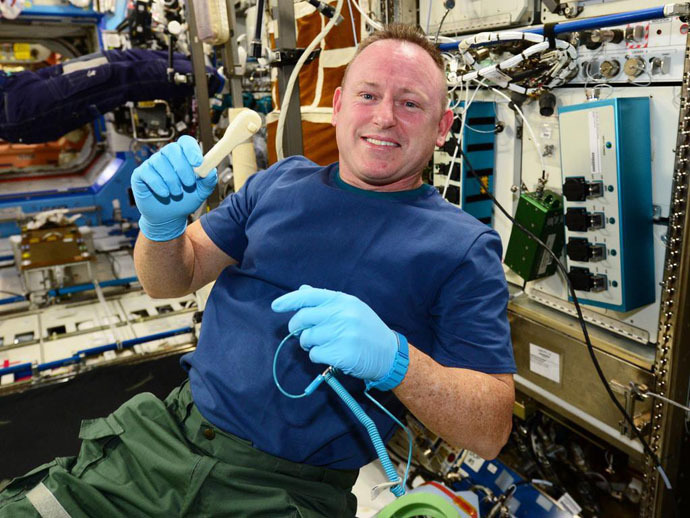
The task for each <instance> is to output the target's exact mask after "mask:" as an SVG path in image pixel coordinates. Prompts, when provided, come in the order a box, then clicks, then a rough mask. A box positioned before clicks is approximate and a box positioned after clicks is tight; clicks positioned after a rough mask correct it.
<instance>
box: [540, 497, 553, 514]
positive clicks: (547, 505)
mask: <svg viewBox="0 0 690 518" xmlns="http://www.w3.org/2000/svg"><path fill="white" fill-rule="evenodd" d="M537 504H538V505H539V506H540V507H541V508H542V509H544V511H550V510H551V509H553V502H552V501H551V500H549V499H548V498H546V497H545V496H544V495H539V496H538V497H537Z"/></svg>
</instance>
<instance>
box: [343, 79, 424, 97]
mask: <svg viewBox="0 0 690 518" xmlns="http://www.w3.org/2000/svg"><path fill="white" fill-rule="evenodd" d="M354 86H355V87H361V86H368V87H372V88H377V87H379V86H380V83H376V82H374V81H360V82H358V83H356V84H355V85H354ZM401 91H402V93H406V94H415V95H419V96H420V97H423V98H427V97H428V96H427V95H424V93H423V92H422V91H420V90H415V89H412V88H405V87H403V88H401Z"/></svg>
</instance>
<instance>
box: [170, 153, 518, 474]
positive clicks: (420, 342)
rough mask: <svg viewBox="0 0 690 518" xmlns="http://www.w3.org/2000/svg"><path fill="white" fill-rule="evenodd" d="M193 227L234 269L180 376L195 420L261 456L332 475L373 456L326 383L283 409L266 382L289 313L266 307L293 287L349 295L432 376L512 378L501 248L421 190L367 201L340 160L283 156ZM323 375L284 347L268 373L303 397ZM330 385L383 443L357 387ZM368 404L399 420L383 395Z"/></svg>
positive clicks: (350, 382) (388, 395)
mask: <svg viewBox="0 0 690 518" xmlns="http://www.w3.org/2000/svg"><path fill="white" fill-rule="evenodd" d="M201 224H202V226H203V228H204V230H205V231H206V233H207V234H208V235H209V237H210V238H211V239H212V240H213V242H214V243H215V244H216V245H217V246H218V247H219V248H220V249H221V250H223V251H224V252H225V253H227V254H228V255H230V256H231V257H233V258H234V259H236V260H237V261H238V264H237V265H235V266H230V267H228V268H226V269H225V270H223V272H222V273H221V274H220V276H219V277H218V280H217V281H216V283H215V286H214V287H213V290H212V291H211V294H210V297H209V299H208V302H207V305H206V309H205V311H204V317H203V324H202V327H201V335H200V337H199V343H198V346H197V348H196V350H195V351H194V352H193V353H190V354H188V355H186V356H185V357H184V358H183V365H184V366H185V368H187V369H188V371H189V377H190V380H191V387H192V394H193V396H194V401H195V402H196V404H197V406H198V407H199V410H200V412H201V413H202V415H203V416H204V417H205V418H206V419H208V420H209V421H210V422H211V423H213V424H214V425H216V426H218V427H219V428H221V429H222V430H225V431H227V432H229V433H232V434H234V435H236V436H239V437H241V438H244V439H247V440H250V441H251V442H252V443H253V445H254V446H255V447H256V448H258V449H260V450H262V451H264V452H266V453H269V454H272V455H275V456H278V457H282V458H285V459H288V460H291V461H294V462H302V463H307V464H311V465H316V466H327V467H330V468H335V469H356V468H359V467H361V466H363V465H365V464H366V463H368V462H370V461H371V460H372V459H374V458H375V456H376V453H375V451H374V449H373V447H372V445H371V442H370V440H369V436H368V435H367V433H366V430H365V429H364V427H363V426H362V425H361V424H360V423H359V421H357V419H356V418H355V416H354V415H352V413H351V412H350V410H349V409H348V408H347V407H346V406H345V404H344V403H343V402H342V400H341V399H340V398H339V397H338V396H337V395H336V394H335V393H334V392H333V390H331V389H330V388H329V387H328V386H326V385H325V384H324V385H322V386H321V387H319V388H318V390H316V391H315V392H314V393H313V394H312V395H311V396H308V397H304V398H301V399H290V398H288V397H286V396H284V395H283V394H281V393H280V392H279V390H278V388H277V387H276V386H275V384H274V381H273V374H272V364H273V356H274V353H275V351H276V348H277V346H278V344H279V343H280V341H281V340H282V339H283V338H284V337H285V335H287V334H288V325H287V323H288V320H289V319H290V317H291V316H292V315H293V313H287V314H285V313H274V312H273V311H272V310H271V302H272V301H273V300H274V299H275V298H277V297H279V296H280V295H283V294H285V293H287V292H290V291H293V290H296V289H298V288H299V287H300V285H302V284H309V285H311V286H314V287H318V288H327V289H331V290H338V291H343V292H346V293H349V294H351V295H355V296H356V297H359V298H360V299H361V300H363V301H364V302H366V303H367V304H368V305H369V306H370V307H371V308H372V309H373V310H374V311H375V312H376V313H377V314H378V315H379V316H380V317H381V319H382V320H383V321H384V322H385V323H386V324H387V325H388V326H389V327H390V328H391V329H394V330H395V331H398V332H400V333H402V334H403V335H405V336H406V337H407V339H408V341H409V342H410V344H412V345H413V346H414V347H416V348H418V349H420V350H421V351H423V352H424V353H426V354H428V355H429V356H431V357H432V358H433V359H434V360H436V361H437V362H438V363H440V364H442V365H445V366H449V367H464V368H470V369H474V370H478V371H482V372H486V373H494V374H495V373H512V372H515V362H514V360H513V353H512V347H511V342H510V330H509V326H508V321H507V315H506V306H507V302H508V289H507V285H506V281H505V276H504V273H503V268H502V266H501V242H500V239H499V237H498V235H497V234H496V233H495V232H494V231H493V230H491V229H490V228H489V227H487V226H486V225H484V224H482V223H480V222H478V221H477V220H476V219H474V218H473V217H471V216H469V215H468V214H466V213H464V212H463V211H461V210H460V209H458V208H457V207H454V206H453V205H451V204H449V203H447V202H446V201H445V200H443V198H442V197H441V196H440V195H439V194H438V192H437V191H436V189H434V188H433V187H431V186H429V185H423V186H422V187H420V188H418V189H415V190H412V191H404V192H396V193H376V192H371V191H364V190H360V189H357V188H355V187H352V186H350V185H349V184H346V183H344V182H343V181H342V180H340V178H339V176H338V164H337V163H336V164H331V165H330V166H327V167H321V166H319V165H317V164H314V163H313V162H311V161H309V160H307V159H306V158H304V157H290V158H288V159H286V160H283V161H282V162H278V163H277V164H274V165H273V166H271V167H270V168H268V169H267V170H265V171H262V172H259V173H257V174H256V175H254V176H252V177H251V178H249V180H247V182H246V184H245V185H244V186H243V187H242V189H240V191H239V192H237V193H235V194H233V195H232V196H230V197H228V198H226V199H225V200H224V201H223V203H221V205H220V206H219V207H217V208H216V209H215V210H213V211H211V212H209V213H208V214H206V215H205V216H203V217H202V218H201ZM324 368H325V366H324V365H318V364H314V363H312V362H311V361H310V360H309V357H308V354H307V353H306V352H305V351H303V350H302V349H301V348H300V347H299V345H298V343H297V340H296V339H295V340H291V341H289V342H288V343H287V344H286V345H285V346H284V347H283V349H282V350H281V353H280V356H279V359H278V368H277V372H278V377H279V380H280V382H281V385H282V386H283V387H284V388H285V390H287V391H288V392H292V393H302V392H303V391H304V388H305V387H306V386H307V385H308V384H309V383H310V382H311V381H312V380H313V379H314V377H316V376H317V375H318V374H319V373H321V372H323V370H324ZM338 379H339V381H341V383H342V384H343V385H344V386H345V387H346V388H347V389H348V391H349V392H350V393H351V394H352V395H353V396H354V397H355V398H356V399H357V400H358V402H359V403H360V404H361V405H362V407H363V408H364V410H365V411H366V412H367V414H369V416H370V417H371V418H372V419H373V420H374V422H375V423H376V426H377V427H378V429H379V431H380V433H381V436H382V437H383V438H384V439H386V440H387V439H388V438H390V436H391V435H392V433H393V432H394V427H395V425H394V423H393V422H392V421H391V419H390V418H389V417H388V416H386V415H385V414H384V413H383V412H381V411H380V410H379V409H378V408H376V407H375V406H374V405H373V403H371V402H370V401H369V400H368V399H367V398H366V397H364V395H363V389H364V383H363V382H362V381H361V380H358V379H356V378H352V377H350V376H346V375H344V374H340V375H339V377H338ZM372 394H373V395H374V396H376V397H377V398H378V399H379V401H380V402H381V403H383V404H384V405H385V406H386V407H387V408H389V410H391V411H392V412H393V413H395V414H397V415H401V414H402V413H403V411H404V407H403V406H402V404H401V403H400V402H399V401H398V400H397V398H396V397H395V396H394V395H393V393H392V392H379V391H373V392H372ZM459 397H461V395H460V396H459Z"/></svg>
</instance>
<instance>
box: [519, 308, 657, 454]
mask: <svg viewBox="0 0 690 518" xmlns="http://www.w3.org/2000/svg"><path fill="white" fill-rule="evenodd" d="M516 309H517V310H518V312H516V311H515V310H516ZM519 311H520V308H516V307H514V306H513V307H512V310H510V311H509V319H510V323H511V329H512V337H513V347H514V351H515V362H516V364H517V368H518V376H516V387H517V388H518V389H519V390H520V391H522V392H524V393H525V394H527V395H529V396H530V397H532V398H534V399H535V400H537V401H539V402H540V403H541V404H543V405H544V406H546V407H548V408H551V409H552V410H554V411H555V412H557V413H558V414H560V415H563V416H565V417H567V418H568V419H570V420H571V421H573V422H574V423H576V424H578V425H580V426H582V427H583V428H585V429H586V430H588V431H590V432H591V433H593V434H595V435H597V436H598V437H601V438H602V439H604V440H605V441H606V442H609V443H611V444H613V445H615V446H616V447H618V448H620V449H621V450H623V451H625V452H626V453H628V454H630V455H633V456H635V457H638V458H639V457H641V456H642V448H641V445H640V444H639V442H638V441H632V440H630V439H629V438H628V437H626V436H625V435H623V434H622V433H620V431H619V423H620V422H621V421H622V416H621V415H620V413H619V412H618V410H617V409H616V408H615V406H614V404H613V402H611V400H610V399H609V397H608V395H607V393H606V391H605V388H604V387H603V385H602V384H601V381H600V380H599V377H598V376H597V373H596V371H595V370H594V368H593V367H592V360H591V358H590V356H589V353H588V351H587V348H586V346H585V344H584V343H583V342H582V340H580V339H576V338H573V337H572V336H568V335H567V334H565V333H561V332H559V331H557V330H556V329H554V328H553V327H549V326H548V324H546V323H539V322H536V321H534V320H531V319H529V318H527V317H525V316H524V315H523V314H521V313H520V312H519ZM544 316H546V315H544ZM545 321H548V319H547V318H545ZM572 324H573V325H574V321H573V322H572ZM600 339H601V337H600ZM530 344H534V345H537V346H539V347H541V348H543V349H546V350H548V351H549V352H551V353H552V354H555V355H558V361H559V367H558V372H557V374H556V375H555V376H553V377H551V379H550V377H547V376H544V375H541V374H537V372H535V370H538V369H536V367H535V364H534V361H532V362H531V361H530ZM609 346H610V347H611V348H612V350H613V348H614V347H615V345H614V344H609ZM595 354H596V356H597V359H598V360H599V362H600V364H601V367H602V369H603V371H604V373H605V374H606V376H607V379H608V380H609V381H611V380H615V381H616V382H618V383H619V384H621V385H627V384H628V383H629V382H630V381H634V382H636V383H640V384H646V385H647V386H651V384H652V382H653V378H652V375H651V373H650V372H649V371H648V370H647V369H644V368H641V367H640V366H639V365H635V364H633V363H631V362H628V361H625V360H622V359H620V358H618V357H616V356H613V355H612V354H609V353H607V352H604V351H601V350H598V349H597V350H595ZM638 363H640V362H639V361H638ZM619 400H620V401H621V403H622V404H623V405H625V400H624V398H623V396H622V395H621V397H620V398H619ZM649 411H650V403H649V401H643V402H641V403H639V404H638V405H636V406H635V414H636V416H639V415H641V414H644V413H646V412H649Z"/></svg>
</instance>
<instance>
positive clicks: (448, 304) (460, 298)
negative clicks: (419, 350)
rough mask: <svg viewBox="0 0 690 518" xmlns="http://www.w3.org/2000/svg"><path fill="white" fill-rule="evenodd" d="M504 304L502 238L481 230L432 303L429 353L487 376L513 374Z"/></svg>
mask: <svg viewBox="0 0 690 518" xmlns="http://www.w3.org/2000/svg"><path fill="white" fill-rule="evenodd" d="M507 307H508V285H507V283H506V279H505V273H504V272H503V266H502V264H501V240H500V238H499V237H498V234H496V232H494V231H489V232H484V233H482V234H480V235H479V236H478V237H477V239H475V241H474V243H472V245H471V246H470V248H469V249H468V251H467V253H466V254H465V257H464V259H463V260H462V262H461V264H460V265H459V266H458V267H457V268H456V269H455V271H453V272H452V273H451V275H450V276H449V277H448V279H447V280H446V282H445V283H444V285H443V287H442V288H441V290H440V292H439V295H438V297H437V299H436V301H435V303H434V305H433V307H432V314H433V326H434V337H435V339H434V345H433V349H432V351H431V356H432V357H433V358H434V359H435V360H436V361H437V362H439V363H441V364H442V365H445V366H448V367H460V368H468V369H473V370H478V371H482V372H486V373H488V374H505V373H514V372H517V370H516V368H515V360H514V358H513V347H512V344H511V340H510V325H509V324H508V315H507Z"/></svg>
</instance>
